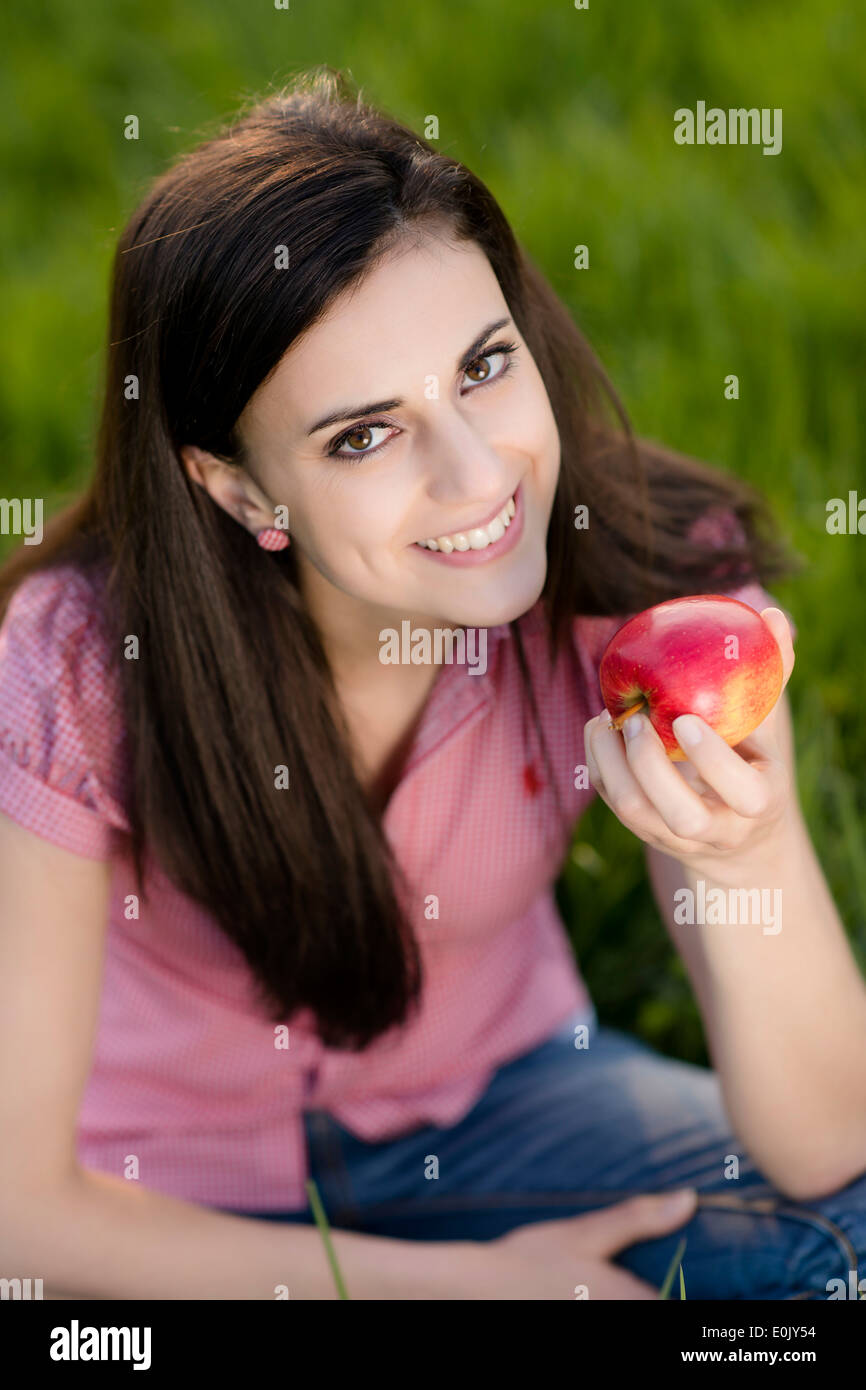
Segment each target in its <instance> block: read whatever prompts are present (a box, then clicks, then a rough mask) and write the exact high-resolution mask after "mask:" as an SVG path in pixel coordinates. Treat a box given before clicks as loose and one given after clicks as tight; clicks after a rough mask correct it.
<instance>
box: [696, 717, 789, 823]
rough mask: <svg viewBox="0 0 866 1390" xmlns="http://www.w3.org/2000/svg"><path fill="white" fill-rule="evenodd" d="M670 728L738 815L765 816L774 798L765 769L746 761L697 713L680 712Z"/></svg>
mask: <svg viewBox="0 0 866 1390" xmlns="http://www.w3.org/2000/svg"><path fill="white" fill-rule="evenodd" d="M671 728H672V729H673V731H674V734H675V736H676V740H677V743H678V744H679V745H680V747H681V748H682V750H683V752H684V753H685V755H686V757H687V758H688V759H689V761H690V762H692V763H694V765H695V767H696V768H697V770H698V772H699V773H700V775H701V777H702V778H703V779H704V781H705V782H706V783H707V785H708V786H709V787H712V789H713V791H714V792H716V793H717V794H718V795H719V796H720V797H721V799H722V801H724V802H725V804H726V805H727V806H729V807H730V808H731V810H732V811H736V813H737V815H739V816H750V817H754V816H762V815H764V814H765V813H766V811H767V809H768V807H769V806H770V803H771V800H772V791H773V789H772V786H771V785H770V782H769V781H768V778H767V774H766V772H765V771H761V770H760V769H759V768H758V767H757V766H755V765H754V764H753V763H750V762H747V761H746V760H745V758H742V757H741V756H740V754H739V753H735V752H734V750H733V748H731V746H730V745H729V744H728V743H726V742H725V740H724V739H723V738H722V737H721V735H720V734H717V733H716V731H715V729H711V728H710V726H709V724H707V723H706V722H705V721H704V720H703V719H701V718H700V716H699V715H697V714H680V715H678V716H677V718H676V719H674V720H673V722H672V724H671Z"/></svg>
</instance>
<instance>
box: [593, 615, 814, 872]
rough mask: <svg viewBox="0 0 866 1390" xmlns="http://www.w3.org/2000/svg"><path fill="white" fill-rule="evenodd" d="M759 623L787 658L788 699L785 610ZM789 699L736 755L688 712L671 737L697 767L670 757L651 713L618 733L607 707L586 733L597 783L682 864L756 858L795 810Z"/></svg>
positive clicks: (785, 660)
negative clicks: (787, 746)
mask: <svg viewBox="0 0 866 1390" xmlns="http://www.w3.org/2000/svg"><path fill="white" fill-rule="evenodd" d="M761 617H762V618H763V619H764V621H765V622H766V623H767V625H768V627H769V628H770V629H771V630H772V632H773V635H774V637H775V638H776V641H777V642H778V644H779V647H780V650H781V653H782V667H783V681H782V692H783V693H784V689H785V686H786V685H787V683H788V678H789V677H790V675H791V671H792V670H793V667H794V646H793V643H792V641H791V632H790V628H789V626H788V620H787V618H786V617H785V615H784V613H782V612H781V610H780V609H778V608H765V609H763V611H762V613H761ZM782 700H783V694H782V695H780V696H779V699H778V700H777V702H776V704H775V705H774V706H773V709H772V710H771V711H770V713H769V714H768V715H767V717H766V719H764V720H763V722H762V723H761V724H759V725H758V727H757V729H755V730H753V732H752V733H751V734H749V736H748V737H747V738H745V739H743V741H742V742H741V743H739V744H737V747H736V749H734V748H731V747H729V745H728V744H727V743H725V741H724V739H722V738H720V737H719V735H718V734H717V733H715V732H714V731H713V730H712V729H711V728H710V727H709V725H708V724H706V723H705V722H704V720H703V719H701V718H700V717H699V716H698V715H696V714H683V715H680V716H679V718H677V719H675V720H674V721H673V731H674V733H675V735H676V738H677V742H678V743H679V745H680V747H681V748H682V750H683V752H684V753H685V754H686V757H687V758H688V760H689V761H687V762H681V763H674V762H671V760H670V758H668V756H667V754H666V753H665V750H664V747H663V745H662V742H661V739H660V738H659V737H658V735H657V734H656V731H655V729H654V728H653V727H652V725H651V724H650V722H649V720H648V719H647V717H646V715H643V714H635V715H631V716H630V718H628V719H627V720H626V721H625V724H624V725H623V728H622V733H621V734H620V733H618V732H617V731H616V730H615V729H614V728H613V726H612V724H611V722H610V715H609V714H608V712H607V710H603V711H602V713H601V714H599V715H596V717H595V718H594V719H590V720H589V722H588V723H587V724H586V725H585V727H584V746H585V748H586V761H587V768H588V771H589V780H590V782H591V784H592V786H593V787H595V789H596V791H597V792H598V794H599V796H600V797H601V798H602V800H603V801H605V802H606V803H607V805H608V806H609V807H610V809H611V810H612V811H613V813H614V815H616V816H617V817H618V819H619V820H621V821H622V823H623V825H625V826H627V827H628V829H629V830H631V831H632V832H633V833H634V834H635V835H637V836H638V837H639V838H640V839H641V840H644V841H645V842H646V843H647V844H648V845H652V846H653V848H655V849H659V850H662V851H663V852H664V853H665V854H669V855H671V856H673V857H674V858H676V859H678V860H680V862H681V863H685V864H692V865H696V864H699V865H704V864H705V863H706V862H707V860H708V859H718V858H719V857H720V856H721V857H723V858H729V857H731V856H734V855H738V854H741V853H742V852H743V851H744V850H749V851H751V850H753V849H755V848H756V847H757V846H759V845H761V844H763V843H764V841H765V840H767V839H768V838H770V839H771V838H772V837H773V835H774V834H775V833H776V831H777V830H778V829H779V827H780V826H781V824H782V822H783V820H784V818H785V814H786V812H787V811H788V809H789V807H790V804H791V797H792V791H793V788H792V775H791V770H790V768H789V766H788V764H787V762H786V760H785V756H784V753H783V750H782V747H781V740H780V737H779V734H780V727H779V725H780V715H781V713H782Z"/></svg>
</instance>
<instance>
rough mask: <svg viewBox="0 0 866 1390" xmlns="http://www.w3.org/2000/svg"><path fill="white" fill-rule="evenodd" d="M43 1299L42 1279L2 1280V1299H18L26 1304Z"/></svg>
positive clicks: (0, 1290) (0, 1295)
mask: <svg viewBox="0 0 866 1390" xmlns="http://www.w3.org/2000/svg"><path fill="white" fill-rule="evenodd" d="M42 1297H43V1293H42V1280H41V1279H0V1299H4V1298H18V1299H22V1300H23V1301H25V1302H26V1301H27V1300H28V1299H33V1298H36V1299H39V1298H42Z"/></svg>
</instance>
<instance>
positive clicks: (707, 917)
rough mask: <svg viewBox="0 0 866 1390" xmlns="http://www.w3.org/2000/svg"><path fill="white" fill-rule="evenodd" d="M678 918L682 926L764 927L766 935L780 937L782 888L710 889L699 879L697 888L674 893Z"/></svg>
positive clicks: (681, 889)
mask: <svg viewBox="0 0 866 1390" xmlns="http://www.w3.org/2000/svg"><path fill="white" fill-rule="evenodd" d="M674 921H675V922H676V923H677V925H678V926H690V927H694V926H699V927H713V926H722V927H724V926H729V925H730V926H736V925H737V924H738V923H747V924H750V925H752V926H760V927H761V930H762V933H763V935H764V936H777V935H778V933H779V932H780V931H781V930H782V890H781V888H772V889H771V888H707V884H706V880H705V879H703V878H699V879H698V880H697V881H696V883H695V888H694V891H693V890H692V889H691V888H678V889H677V890H676V892H675V893H674Z"/></svg>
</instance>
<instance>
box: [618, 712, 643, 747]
mask: <svg viewBox="0 0 866 1390" xmlns="http://www.w3.org/2000/svg"><path fill="white" fill-rule="evenodd" d="M643 726H644V716H643V715H642V714H630V715H629V717H628V719H627V720H626V721H625V723H624V724H623V726H622V735H623V738H625V739H627V740H628V741H629V743H630V742H631V740H632V739H633V738H637V736H638V734H641V733H643Z"/></svg>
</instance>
